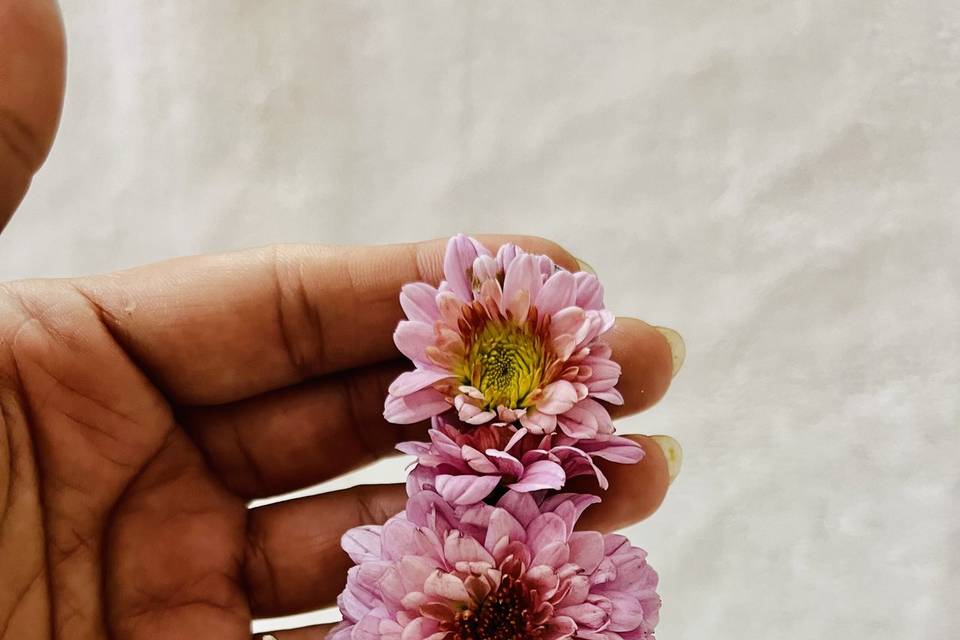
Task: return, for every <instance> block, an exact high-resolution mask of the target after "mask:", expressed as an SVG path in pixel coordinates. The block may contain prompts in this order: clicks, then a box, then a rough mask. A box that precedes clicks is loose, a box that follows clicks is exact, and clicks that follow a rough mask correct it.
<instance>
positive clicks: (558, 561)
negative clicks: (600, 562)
mask: <svg viewBox="0 0 960 640" xmlns="http://www.w3.org/2000/svg"><path fill="white" fill-rule="evenodd" d="M597 535H598V536H599V535H600V534H599V533H597ZM534 551H535V552H536V553H535V555H534V556H533V560H532V561H531V562H532V564H533V566H536V565H538V564H542V565H547V566H548V567H550V568H552V569H559V568H560V567H561V566H562V565H564V564H566V563H567V561H569V559H570V547H568V546H567V543H566V542H562V541H559V540H558V541H557V542H552V543H550V544H548V545H546V546H544V547H541V548H539V549H534ZM600 557H601V558H602V557H603V536H600Z"/></svg>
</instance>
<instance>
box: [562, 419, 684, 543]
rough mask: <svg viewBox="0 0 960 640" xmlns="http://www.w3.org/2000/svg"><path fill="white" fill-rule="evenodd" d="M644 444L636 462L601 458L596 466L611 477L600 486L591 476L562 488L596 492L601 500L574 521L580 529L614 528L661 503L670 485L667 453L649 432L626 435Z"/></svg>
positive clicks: (643, 515) (636, 519) (638, 518)
mask: <svg viewBox="0 0 960 640" xmlns="http://www.w3.org/2000/svg"><path fill="white" fill-rule="evenodd" d="M626 437H627V438H630V439H631V440H633V441H635V442H638V443H639V444H640V446H642V447H643V451H644V456H643V459H642V460H641V461H640V462H638V463H637V464H614V463H610V462H606V461H601V462H600V464H599V466H600V469H601V470H602V471H603V473H604V474H605V475H606V476H607V479H608V480H609V481H610V488H609V489H607V490H606V491H603V490H601V489H600V488H599V487H598V486H597V483H596V480H595V479H593V478H586V477H580V478H574V479H573V480H572V481H570V482H569V483H568V484H567V486H566V487H565V488H564V490H565V491H573V492H576V493H595V494H596V495H598V496H600V497H601V498H602V499H603V501H602V502H601V503H600V504H597V505H594V506H593V507H590V508H589V509H587V510H586V511H585V512H584V514H583V517H582V518H581V519H580V521H579V522H578V523H577V527H578V528H580V529H594V530H597V531H603V532H607V531H614V530H616V529H622V528H623V527H626V526H628V525H631V524H634V523H636V522H639V521H641V520H644V519H645V518H648V517H650V516H651V515H652V514H653V512H654V511H656V510H657V508H658V507H659V506H660V504H661V503H663V499H664V498H665V497H666V495H667V488H668V487H669V486H670V481H671V478H670V471H669V466H668V463H667V458H666V455H665V454H664V451H663V449H662V448H661V447H660V446H659V445H658V444H657V442H656V441H655V440H654V439H653V438H651V437H649V436H639V435H628V436H626Z"/></svg>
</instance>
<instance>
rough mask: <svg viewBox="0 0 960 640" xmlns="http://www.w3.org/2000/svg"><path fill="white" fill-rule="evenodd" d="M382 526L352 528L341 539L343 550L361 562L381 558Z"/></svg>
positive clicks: (351, 557) (357, 561)
mask: <svg viewBox="0 0 960 640" xmlns="http://www.w3.org/2000/svg"><path fill="white" fill-rule="evenodd" d="M381 530H382V527H379V526H372V525H367V526H363V527H355V528H353V529H350V530H349V531H347V532H346V533H345V534H343V537H342V538H341V539H340V544H341V546H342V547H343V550H344V551H346V552H347V555H349V556H350V559H351V560H353V561H354V562H356V563H357V564H360V563H361V562H365V561H367V560H374V559H379V558H380V555H381V547H380V532H381Z"/></svg>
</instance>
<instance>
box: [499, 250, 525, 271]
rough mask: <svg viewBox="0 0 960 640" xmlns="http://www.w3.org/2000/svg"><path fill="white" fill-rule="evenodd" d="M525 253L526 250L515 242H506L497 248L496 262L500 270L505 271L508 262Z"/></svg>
mask: <svg viewBox="0 0 960 640" xmlns="http://www.w3.org/2000/svg"><path fill="white" fill-rule="evenodd" d="M526 253H527V252H526V251H524V250H523V249H521V248H520V247H518V246H517V245H515V244H509V243H508V244H504V245H500V248H499V249H498V250H497V264H498V265H500V271H502V272H503V273H506V272H507V267H509V266H510V263H512V262H513V261H514V260H516V259H517V256H522V255H525V254H526Z"/></svg>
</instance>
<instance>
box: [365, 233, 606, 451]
mask: <svg viewBox="0 0 960 640" xmlns="http://www.w3.org/2000/svg"><path fill="white" fill-rule="evenodd" d="M444 276H445V278H446V279H445V280H444V281H443V282H442V283H441V284H440V287H439V288H435V287H432V286H430V285H427V284H424V283H414V284H408V285H406V286H404V287H403V290H402V291H401V294H400V302H401V305H402V307H403V309H404V311H405V312H406V315H407V318H408V319H407V320H404V321H401V322H400V324H399V325H398V326H397V330H396V333H395V334H394V340H395V342H396V344H397V347H398V348H399V349H400V351H401V352H402V353H403V354H404V355H406V356H407V357H409V358H410V359H411V360H412V361H413V362H414V364H415V365H416V369H414V370H413V371H409V372H407V373H404V374H402V375H401V376H400V377H398V378H397V379H396V380H395V381H394V382H393V384H392V385H391V386H390V390H389V396H388V397H387V401H386V404H385V408H384V416H385V417H386V418H387V419H388V420H390V421H392V422H397V423H401V424H408V423H413V422H418V421H420V420H424V419H426V418H430V417H432V416H435V415H438V414H441V413H443V412H444V411H447V410H449V409H450V408H451V406H452V407H453V408H454V409H455V410H456V412H457V414H458V417H459V419H460V420H462V421H463V422H464V423H466V424H470V425H482V424H488V423H490V424H497V425H506V424H517V423H519V425H521V426H522V427H524V428H525V429H526V430H527V431H528V432H529V433H532V434H546V433H553V432H554V431H556V430H557V429H558V428H559V429H560V430H561V431H562V432H563V433H564V434H566V435H567V436H570V437H572V438H578V439H582V438H598V437H600V438H602V437H604V436H606V435H610V434H612V433H613V424H612V422H611V420H610V415H609V413H608V412H607V409H606V408H605V407H604V406H603V405H602V404H601V403H600V402H598V401H604V402H609V403H613V404H620V403H622V402H623V398H622V396H621V395H620V393H619V392H618V391H617V390H616V389H615V385H616V383H617V381H618V379H619V377H620V366H619V365H618V364H617V363H616V362H614V361H613V360H611V359H610V356H611V350H610V347H609V346H608V345H607V344H605V343H604V342H602V341H601V340H600V339H599V338H600V336H601V335H603V333H605V332H606V331H608V330H609V329H610V328H611V327H612V326H613V321H614V318H613V315H612V314H611V313H610V312H609V311H607V310H606V309H605V308H604V306H603V288H602V287H601V285H600V282H599V281H598V280H597V278H596V276H594V275H592V274H588V273H584V272H579V273H570V272H569V271H566V270H563V269H560V268H559V267H557V266H556V265H555V264H554V262H553V261H552V260H550V258H548V257H546V256H540V255H533V254H529V253H526V252H524V251H523V250H521V249H520V248H519V247H517V246H515V245H510V244H507V245H503V246H502V247H500V250H499V251H498V252H497V255H496V257H494V256H492V255H491V254H490V252H489V251H487V249H486V248H484V247H483V245H481V244H480V243H479V242H477V241H476V240H474V239H472V238H468V237H466V236H456V237H454V238H451V239H450V242H449V243H448V245H447V252H446V256H445V258H444Z"/></svg>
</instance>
